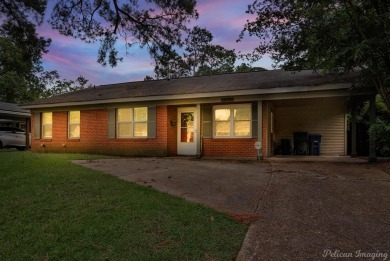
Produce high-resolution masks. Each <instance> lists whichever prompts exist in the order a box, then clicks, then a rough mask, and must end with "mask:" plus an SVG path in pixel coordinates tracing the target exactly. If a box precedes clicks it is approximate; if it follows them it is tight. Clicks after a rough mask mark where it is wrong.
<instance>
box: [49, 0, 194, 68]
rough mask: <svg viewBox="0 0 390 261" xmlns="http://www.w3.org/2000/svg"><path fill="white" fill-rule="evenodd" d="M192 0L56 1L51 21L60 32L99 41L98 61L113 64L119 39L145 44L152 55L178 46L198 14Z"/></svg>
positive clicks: (142, 45) (130, 42)
mask: <svg viewBox="0 0 390 261" xmlns="http://www.w3.org/2000/svg"><path fill="white" fill-rule="evenodd" d="M195 4H196V1H195V0H173V1H166V0H147V1H138V0H127V1H124V0H123V1H120V0H58V1H57V3H56V5H55V7H54V10H53V13H52V15H51V19H50V22H51V24H52V26H53V28H54V29H57V30H58V31H59V32H60V33H61V34H63V35H66V36H71V37H75V38H79V39H81V40H83V41H85V42H95V41H100V42H101V47H100V50H99V54H98V62H99V63H101V64H103V65H106V64H107V63H109V64H110V65H111V66H115V65H116V64H117V62H118V61H120V60H121V57H119V56H118V51H117V50H116V47H115V44H116V42H117V41H118V39H120V40H123V41H125V43H126V46H127V47H130V46H132V45H134V44H139V45H140V46H141V47H147V48H148V50H149V52H150V54H151V55H152V56H153V57H155V55H156V54H157V53H158V52H162V53H166V52H168V51H170V48H169V47H170V46H171V45H181V43H182V41H181V35H182V33H183V32H185V31H187V27H186V24H187V23H188V22H189V21H190V20H191V19H193V18H197V17H198V13H197V11H196V10H195Z"/></svg>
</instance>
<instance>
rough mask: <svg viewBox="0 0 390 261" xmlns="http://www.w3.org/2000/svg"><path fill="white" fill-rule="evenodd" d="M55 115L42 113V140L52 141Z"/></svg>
mask: <svg viewBox="0 0 390 261" xmlns="http://www.w3.org/2000/svg"><path fill="white" fill-rule="evenodd" d="M52 127H53V113H51V112H43V113H42V138H43V139H51V138H52V136H53V131H52Z"/></svg>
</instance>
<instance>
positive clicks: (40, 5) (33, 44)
mask: <svg viewBox="0 0 390 261" xmlns="http://www.w3.org/2000/svg"><path fill="white" fill-rule="evenodd" d="M45 8H46V2H45V1H33V0H0V14H1V20H0V100H3V101H7V102H26V101H28V100H31V99H34V98H38V95H39V93H40V90H39V89H38V88H37V82H38V81H39V80H38V78H37V76H36V74H37V73H40V72H41V71H42V67H41V58H42V54H43V53H46V52H47V47H48V46H49V44H50V39H44V38H42V37H39V36H38V35H37V33H36V31H35V26H36V25H37V24H40V23H41V22H42V19H43V15H44V11H45Z"/></svg>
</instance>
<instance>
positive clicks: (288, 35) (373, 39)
mask: <svg viewBox="0 0 390 261" xmlns="http://www.w3.org/2000/svg"><path fill="white" fill-rule="evenodd" d="M247 13H250V14H253V15H256V18H255V19H254V20H253V21H248V22H247V23H246V25H245V27H244V29H243V31H242V32H241V35H240V39H242V38H243V37H244V35H245V33H249V35H250V36H256V37H258V38H259V40H260V43H259V46H258V47H257V48H256V49H255V50H254V52H253V53H252V54H251V55H250V57H251V58H252V59H253V60H256V59H258V58H259V57H261V56H262V55H263V54H265V53H268V54H271V55H272V58H273V59H274V60H275V61H276V63H277V64H279V65H280V66H281V67H282V68H285V69H292V70H301V69H314V70H323V71H324V72H329V71H333V72H339V73H341V74H346V73H349V72H351V71H358V74H359V78H358V80H357V81H356V85H357V86H359V85H360V86H361V85H368V84H369V85H371V86H372V87H374V88H375V89H376V91H377V92H378V93H379V94H380V95H381V97H382V99H383V101H384V103H385V104H386V106H387V108H388V109H390V45H389V42H390V3H389V1H387V0H373V1H365V0H343V1H341V0H318V1H310V0H281V1H279V0H262V1H255V2H254V3H253V4H251V5H249V7H248V10H247Z"/></svg>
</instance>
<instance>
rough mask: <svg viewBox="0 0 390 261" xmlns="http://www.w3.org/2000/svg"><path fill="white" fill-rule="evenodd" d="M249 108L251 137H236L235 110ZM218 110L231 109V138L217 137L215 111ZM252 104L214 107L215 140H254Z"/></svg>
mask: <svg viewBox="0 0 390 261" xmlns="http://www.w3.org/2000/svg"><path fill="white" fill-rule="evenodd" d="M240 107H241V108H243V107H246V108H249V122H250V125H249V135H248V136H235V135H234V109H235V108H240ZM217 109H230V135H229V136H217V135H216V128H215V127H216V124H215V123H216V120H215V110H217ZM252 124H253V123H252V104H250V103H240V104H224V105H214V106H213V138H214V139H250V138H252Z"/></svg>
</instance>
